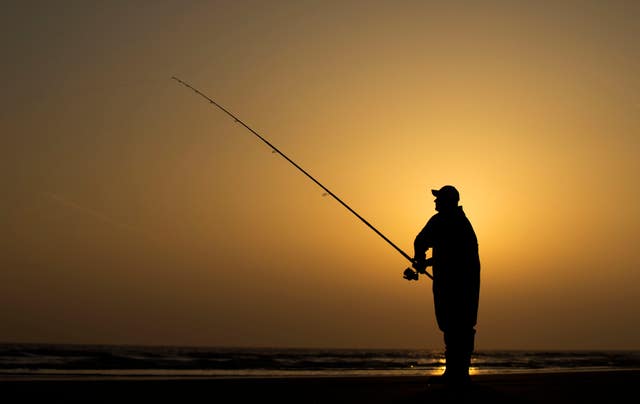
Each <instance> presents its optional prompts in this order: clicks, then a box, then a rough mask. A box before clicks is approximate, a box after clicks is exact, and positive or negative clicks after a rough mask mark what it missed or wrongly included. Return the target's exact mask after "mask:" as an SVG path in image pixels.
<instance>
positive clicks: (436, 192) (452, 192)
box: [431, 185, 460, 202]
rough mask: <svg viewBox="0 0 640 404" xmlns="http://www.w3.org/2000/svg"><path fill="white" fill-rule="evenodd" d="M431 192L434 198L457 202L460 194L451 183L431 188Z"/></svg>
mask: <svg viewBox="0 0 640 404" xmlns="http://www.w3.org/2000/svg"><path fill="white" fill-rule="evenodd" d="M431 193H432V194H433V196H435V197H436V198H440V199H443V200H448V201H455V202H458V201H459V200H460V194H459V193H458V190H457V189H456V188H455V187H454V186H453V185H445V186H443V187H442V188H440V189H432V190H431Z"/></svg>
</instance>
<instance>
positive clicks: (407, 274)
mask: <svg viewBox="0 0 640 404" xmlns="http://www.w3.org/2000/svg"><path fill="white" fill-rule="evenodd" d="M419 276H420V275H419V274H418V271H414V270H413V269H411V268H407V269H405V270H404V272H403V276H402V277H403V278H404V279H406V280H408V281H417V280H418V278H419Z"/></svg>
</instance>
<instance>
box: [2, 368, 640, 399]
mask: <svg viewBox="0 0 640 404" xmlns="http://www.w3.org/2000/svg"><path fill="white" fill-rule="evenodd" d="M427 382H428V376H424V377H422V376H366V377H365V376H362V377H360V376H355V377H259V378H254V377H247V378H207V377H201V378H199V377H91V376H80V377H71V376H64V377H61V376H31V375H29V376H19V375H15V376H10V377H3V378H2V379H1V380H0V392H2V396H3V402H4V403H47V404H49V403H80V402H82V403H202V402H207V403H244V402H251V403H253V402H274V403H433V404H435V403H471V402H485V401H486V402H491V403H545V404H553V403H622V402H632V401H634V400H632V399H631V398H632V397H634V396H635V393H636V389H637V386H638V385H639V384H638V383H639V382H640V370H624V371H578V372H549V373H544V372H536V373H516V374H509V373H505V374H480V375H474V376H473V383H472V385H471V386H470V387H468V388H465V389H459V388H458V389H456V388H447V387H444V386H439V385H428V383H427Z"/></svg>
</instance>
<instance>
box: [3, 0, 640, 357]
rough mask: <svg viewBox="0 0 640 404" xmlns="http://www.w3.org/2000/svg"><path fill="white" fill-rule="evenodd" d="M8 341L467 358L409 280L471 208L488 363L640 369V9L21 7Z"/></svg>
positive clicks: (587, 5)
mask: <svg viewBox="0 0 640 404" xmlns="http://www.w3.org/2000/svg"><path fill="white" fill-rule="evenodd" d="M0 21H1V22H2V35H0V44H1V45H2V47H1V48H2V53H3V56H2V59H3V63H2V67H1V69H2V81H3V84H2V89H3V91H2V99H1V102H2V105H1V108H0V117H1V119H0V125H1V126H0V130H1V133H2V135H1V137H0V150H1V151H0V153H1V156H2V158H1V159H0V168H1V170H0V172H1V174H0V181H1V182H0V185H2V195H3V196H2V198H0V224H1V226H2V233H0V267H1V271H0V306H1V307H2V310H0V342H53V343H115V344H167V345H203V346H251V347H327V348H342V347H345V348H433V349H441V348H442V345H443V342H442V334H441V333H440V331H439V330H438V329H437V326H436V323H435V318H434V313H433V303H432V294H431V281H430V280H429V279H427V278H426V277H422V278H421V280H420V281H419V282H408V281H406V280H404V279H402V271H403V270H404V269H405V268H406V267H407V266H408V262H407V261H406V259H405V258H403V257H402V255H400V254H399V253H398V252H397V251H396V250H394V249H393V248H392V247H391V246H389V245H388V244H387V243H386V242H385V241H384V240H383V239H382V238H381V237H379V236H378V235H377V234H375V233H374V232H373V231H371V230H370V229H369V228H367V227H366V226H365V225H364V224H363V223H362V222H360V221H359V220H358V219H357V218H356V217H355V216H354V215H352V214H351V213H349V212H348V211H347V210H346V209H345V208H344V207H342V206H341V205H340V204H339V203H337V202H336V201H335V200H333V199H332V198H331V197H327V196H325V197H323V195H322V194H323V192H324V191H323V190H322V189H321V188H320V187H318V186H317V185H316V184H314V183H313V182H312V181H310V180H309V179H308V178H306V177H305V176H304V175H303V174H302V173H300V172H299V171H297V170H296V169H295V168H294V167H293V166H292V165H291V164H289V163H288V162H287V161H286V160H284V159H283V158H282V157H280V156H278V155H277V154H274V153H272V151H271V150H270V149H269V147H267V146H266V145H265V144H263V143H261V142H260V141H259V140H258V139H257V138H256V137H255V136H253V135H252V134H251V133H250V132H249V131H247V130H246V129H244V128H243V127H242V126H240V125H238V124H237V123H235V122H234V121H233V119H231V118H229V117H228V116H226V115H225V114H224V113H222V112H221V111H220V110H218V109H216V108H215V107H214V106H212V105H211V104H208V103H207V102H206V101H205V100H203V99H202V98H200V97H198V96H197V95H196V94H195V93H194V92H193V91H190V90H188V89H187V88H185V87H184V86H181V85H180V84H178V83H177V82H176V81H174V80H172V79H171V77H172V76H173V75H175V76H178V77H180V78H181V79H183V80H185V81H187V82H189V83H191V84H192V85H193V86H195V87H197V88H198V89H199V90H201V91H202V92H204V93H206V94H207V95H209V96H210V97H212V98H213V99H215V100H216V101H217V102H218V103H220V104H221V105H223V106H224V107H226V108H228V109H229V110H230V111H232V112H233V113H235V114H236V115H238V116H239V117H240V118H241V119H242V120H243V121H244V122H245V123H247V124H248V125H249V126H251V127H252V128H253V129H255V130H256V131H258V132H259V133H260V134H262V135H263V136H265V137H266V138H267V139H269V140H270V141H271V142H272V143H273V144H274V145H275V146H277V147H278V148H279V149H280V150H282V151H283V152H284V153H285V154H287V155H288V156H289V157H290V158H292V159H293V160H294V161H295V162H296V163H298V164H300V165H301V166H302V167H304V168H305V169H306V170H307V171H308V172H309V173H310V174H311V175H313V176H314V177H316V178H317V179H318V180H319V181H320V182H322V183H323V184H324V185H325V186H326V187H328V188H329V189H330V190H331V191H333V192H334V193H335V194H336V195H338V196H339V197H340V198H342V199H343V200H344V201H345V202H346V203H347V204H349V206H351V207H352V208H353V209H354V210H356V211H357V212H358V213H359V214H361V215H362V216H363V217H365V218H366V219H367V220H368V221H369V222H371V224H373V225H374V226H375V227H376V228H377V229H378V230H380V231H381V232H382V233H384V234H385V235H386V236H387V237H388V238H389V239H390V240H392V241H393V242H394V243H395V244H397V245H398V246H399V247H400V248H402V249H403V250H404V251H406V252H407V253H408V254H410V255H411V254H413V239H414V237H415V236H416V234H417V232H418V231H419V230H420V229H421V228H422V226H424V224H425V223H426V221H427V220H428V219H429V217H430V216H431V215H432V214H434V213H435V211H434V204H433V196H432V195H431V193H430V189H432V188H439V187H441V186H443V185H445V184H452V185H455V186H456V187H457V188H458V190H459V191H460V194H461V201H460V204H461V205H462V206H463V208H464V210H465V212H466V213H467V216H468V217H469V219H470V220H471V222H472V223H473V225H474V227H475V230H476V233H477V236H478V239H479V247H480V259H481V265H482V275H481V279H482V280H481V282H482V283H481V293H480V311H479V319H478V326H477V338H476V343H477V349H479V350H482V349H640V322H639V320H640V248H639V247H640V245H639V242H638V241H639V240H640V179H639V174H640V163H639V160H640V74H639V72H640V41H639V40H638V39H639V38H640V23H639V21H640V2H637V1H588V0H584V1H556V2H545V1H539V0H536V1H529V2H527V1H482V2H480V1H237V0H235V1H209V2H206V1H202V2H198V1H192V2H187V1H185V2H181V1H108V2H87V1H59V2H57V1H56V2H49V1H42V2H35V1H10V2H8V3H7V4H3V11H2V16H0Z"/></svg>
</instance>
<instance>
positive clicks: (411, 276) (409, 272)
mask: <svg viewBox="0 0 640 404" xmlns="http://www.w3.org/2000/svg"><path fill="white" fill-rule="evenodd" d="M171 78H172V79H173V80H175V81H177V82H178V83H180V84H182V85H183V86H185V87H187V88H189V89H191V90H193V91H194V92H195V93H196V94H198V95H199V96H201V97H202V98H204V99H205V100H207V101H209V103H210V104H213V105H215V106H216V107H218V108H219V109H220V110H221V111H222V112H224V113H225V114H227V115H229V116H230V117H231V118H233V120H234V121H235V122H236V123H239V124H240V125H242V126H244V128H245V129H247V130H248V131H249V132H251V133H253V134H254V135H255V136H256V137H257V138H258V139H260V140H261V141H262V142H263V143H265V144H266V145H267V146H269V147H270V148H271V150H273V151H274V152H276V153H278V154H279V155H281V156H282V157H283V158H284V159H285V160H287V161H288V162H289V163H291V164H292V165H293V166H294V167H295V168H297V169H298V170H299V171H301V172H302V173H303V174H304V175H306V176H307V177H308V178H309V179H310V180H311V181H313V182H315V183H316V185H318V186H319V187H320V188H322V189H323V190H324V191H325V192H326V194H327V195H331V197H332V198H333V199H335V200H336V201H338V203H340V204H341V205H342V206H344V207H345V208H346V209H347V210H348V211H349V212H351V213H352V214H354V215H355V216H356V217H357V218H358V219H360V220H361V221H362V223H364V224H366V225H367V227H369V228H370V229H371V230H373V231H374V232H375V233H376V234H377V235H378V236H380V237H382V239H383V240H384V241H386V242H387V243H388V244H389V245H390V246H391V247H393V248H394V249H395V250H396V251H398V252H399V253H400V254H401V255H402V256H403V257H405V258H406V259H407V260H409V262H411V263H412V264H413V263H414V261H413V259H412V258H411V256H409V254H407V253H406V252H404V251H403V250H402V249H401V248H400V247H398V246H397V245H396V244H394V243H393V242H392V241H391V240H389V239H388V238H387V236H385V235H384V234H382V233H381V232H380V231H379V230H378V229H376V228H375V227H373V225H372V224H371V223H369V222H368V221H367V220H366V219H365V218H363V217H362V216H360V215H359V214H358V212H356V211H355V210H353V209H352V208H351V207H350V206H349V205H347V204H346V203H345V202H344V201H343V200H342V199H340V198H339V197H338V196H337V195H336V194H334V193H333V192H331V190H329V188H327V187H325V186H324V185H322V184H321V183H320V181H318V180H317V179H315V178H314V177H313V176H312V175H311V174H309V173H308V172H307V171H305V170H304V169H303V168H302V167H300V166H299V165H298V164H297V163H296V162H295V161H293V160H291V159H290V158H289V157H288V156H287V155H286V154H284V153H283V152H281V151H280V149H278V148H277V147H276V146H274V145H273V144H272V143H271V142H270V141H268V140H267V139H265V138H264V137H263V136H261V135H260V134H259V133H258V132H256V131H255V130H253V129H252V128H251V127H249V125H247V124H246V123H244V122H243V121H242V120H241V119H240V118H238V117H237V116H235V115H234V114H232V113H231V112H229V111H228V110H227V109H226V108H225V107H223V106H222V105H220V104H218V103H217V102H215V101H214V100H213V99H211V98H210V97H209V96H207V95H206V94H204V93H203V92H201V91H200V90H198V89H197V88H195V87H193V86H192V85H191V84H189V83H187V82H185V81H183V80H181V79H179V78H178V77H176V76H172V77H171ZM420 273H424V274H425V275H427V276H428V277H429V278H431V279H433V276H431V274H430V273H429V272H427V271H426V270H425V271H424V272H423V271H420ZM404 275H405V279H408V280H418V272H417V271H413V269H411V268H407V269H405V272H404Z"/></svg>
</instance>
